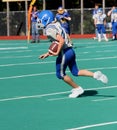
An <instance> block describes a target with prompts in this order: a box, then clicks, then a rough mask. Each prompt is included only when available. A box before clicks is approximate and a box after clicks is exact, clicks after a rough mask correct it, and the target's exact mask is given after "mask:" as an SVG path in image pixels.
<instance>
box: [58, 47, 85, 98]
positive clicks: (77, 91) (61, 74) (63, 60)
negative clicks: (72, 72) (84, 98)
mask: <svg viewBox="0 0 117 130" xmlns="http://www.w3.org/2000/svg"><path fill="white" fill-rule="evenodd" d="M71 58H74V54H73V53H72V51H70V49H69V50H67V51H65V52H64V55H63V56H58V58H57V60H56V75H57V77H58V78H59V79H63V81H64V82H65V83H67V84H68V85H70V86H71V87H72V88H73V89H72V93H71V94H70V95H69V97H70V98H76V97H78V96H79V95H81V94H82V93H83V92H84V90H83V89H82V88H81V87H80V86H79V85H77V84H76V83H75V82H74V81H73V79H72V78H71V77H70V76H68V75H66V73H65V71H66V68H67V66H68V64H69V62H70V59H71Z"/></svg>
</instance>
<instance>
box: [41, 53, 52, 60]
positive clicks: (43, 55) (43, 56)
mask: <svg viewBox="0 0 117 130" xmlns="http://www.w3.org/2000/svg"><path fill="white" fill-rule="evenodd" d="M48 56H50V54H49V52H47V53H44V54H42V55H40V56H39V58H40V59H45V58H47V57H48Z"/></svg>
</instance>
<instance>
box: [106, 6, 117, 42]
mask: <svg viewBox="0 0 117 130" xmlns="http://www.w3.org/2000/svg"><path fill="white" fill-rule="evenodd" d="M115 13H116V7H115V6H113V7H112V9H111V10H109V11H108V13H107V16H111V23H112V35H113V37H112V40H116V34H115V25H116V19H115V20H114V17H113V15H114V16H115Z"/></svg>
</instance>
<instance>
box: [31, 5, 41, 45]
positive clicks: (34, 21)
mask: <svg viewBox="0 0 117 130" xmlns="http://www.w3.org/2000/svg"><path fill="white" fill-rule="evenodd" d="M38 15H39V11H38V10H37V7H36V6H33V9H32V12H31V24H32V41H31V43H35V42H37V43H39V42H40V40H39V29H38V23H37V17H38Z"/></svg>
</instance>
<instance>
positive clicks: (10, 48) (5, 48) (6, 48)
mask: <svg viewBox="0 0 117 130" xmlns="http://www.w3.org/2000/svg"><path fill="white" fill-rule="evenodd" d="M16 49H28V47H24V46H23V47H4V48H0V50H16Z"/></svg>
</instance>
